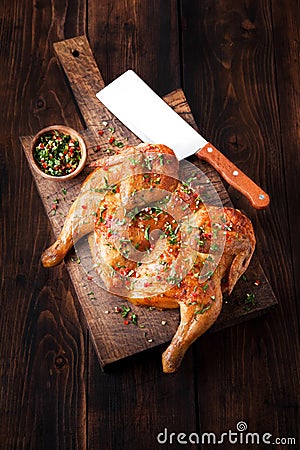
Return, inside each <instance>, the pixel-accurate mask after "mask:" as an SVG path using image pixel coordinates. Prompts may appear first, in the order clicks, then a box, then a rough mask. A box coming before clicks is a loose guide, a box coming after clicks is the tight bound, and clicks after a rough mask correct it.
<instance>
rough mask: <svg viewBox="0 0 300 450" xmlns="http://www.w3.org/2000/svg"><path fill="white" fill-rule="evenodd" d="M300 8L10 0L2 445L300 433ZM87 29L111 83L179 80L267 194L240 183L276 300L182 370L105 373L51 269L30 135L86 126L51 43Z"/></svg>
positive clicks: (216, 136) (207, 341)
mask: <svg viewBox="0 0 300 450" xmlns="http://www.w3.org/2000/svg"><path fill="white" fill-rule="evenodd" d="M178 7H179V8H178ZM299 14H300V8H299V1H298V0H293V1H291V2H286V1H285V0H270V1H268V2H265V1H262V0H247V2H237V1H233V0H218V1H214V0H205V1H203V2H197V1H195V0H179V1H178V2H177V1H175V0H170V1H169V2H166V1H165V0H161V1H158V0H154V1H151V2H147V1H145V0H134V1H131V0H130V1H126V0H116V1H114V2H112V1H110V0H101V2H99V1H96V0H87V1H82V0H75V1H72V2H70V1H68V0H62V1H58V0H50V1H45V0H38V1H35V2H28V1H25V0H19V1H16V0H3V1H1V4H0V35H1V46H0V87H1V90H0V99H1V108H0V230H1V239H0V247H1V248H0V254H1V268H0V280H1V290H0V307H1V315H0V335H1V336H0V337H1V338H0V362H1V364H0V419H1V422H0V448H1V450H2V449H3V450H15V449H17V450H19V449H26V450H27V449H32V450H44V449H49V450H50V449H51V450H56V449H60V450H61V449H63V450H65V449H67V450H69V449H74V448H75V449H76V448H78V449H80V450H81V449H85V448H86V447H87V448H92V449H95V450H99V449H100V450H102V449H104V450H106V449H113V450H115V449H116V448H122V449H124V450H127V449H132V448H134V447H136V448H139V447H141V445H142V447H143V448H147V449H151V450H152V449H155V448H161V447H162V446H161V445H158V444H157V443H156V434H157V433H158V432H159V431H161V430H162V429H163V427H164V426H167V427H168V430H169V431H170V432H179V431H183V432H186V433H189V432H190V431H196V432H200V431H204V432H205V431H207V432H208V431H214V430H215V431H222V432H223V431H224V432H226V431H227V430H228V429H230V428H231V429H232V430H234V429H235V427H236V423H237V421H238V420H241V419H244V420H245V421H246V422H247V423H248V430H249V431H263V432H266V431H268V432H270V433H272V434H273V435H274V436H276V435H277V436H294V437H296V438H297V436H299V435H300V433H299V431H298V428H297V425H298V424H299V423H300V419H299V415H298V413H299V398H298V397H299V388H298V386H299V364H298V359H299V346H298V334H299V327H298V323H297V316H296V312H295V308H296V305H297V303H298V304H299V302H298V298H299V276H298V275H299V232H298V229H299V226H298V223H299V220H298V218H299V216H298V214H299V212H298V204H299V198H298V195H299V194H298V193H299V189H298V172H299V171H298V167H299V165H298V164H299V159H298V157H299V152H298V136H299V133H298V132H299V128H298V122H299V120H298V115H299V111H300V104H299V101H300V100H299V99H300V97H299V95H298V93H299V90H300V86H299V27H298V24H299V20H300V17H299ZM83 34H87V35H88V36H89V38H90V42H91V47H92V51H93V53H94V54H95V58H96V61H97V64H98V65H99V66H100V67H101V69H102V70H103V76H104V80H105V82H109V81H111V80H112V79H113V78H114V77H116V76H117V75H119V74H120V73H121V72H123V71H124V70H126V69H127V68H129V67H132V68H133V69H134V70H136V71H137V72H138V73H139V74H140V75H141V76H142V77H143V78H145V80H146V81H147V82H148V83H150V84H151V85H152V86H153V87H154V88H155V90H156V91H157V92H159V94H161V95H162V94H165V93H166V92H169V91H170V90H171V89H176V88H178V87H179V86H180V79H181V80H182V87H183V88H184V90H185V93H186V94H187V98H188V102H189V104H190V105H191V107H192V110H193V112H194V113H195V117H196V122H197V125H198V126H199V127H200V129H201V132H202V134H203V135H204V136H205V137H206V138H207V139H209V140H211V141H212V142H213V144H215V145H216V146H217V147H218V148H220V149H221V150H222V151H224V152H225V153H226V155H227V156H228V157H230V158H231V159H232V160H233V161H234V162H235V163H236V164H237V165H239V166H241V168H242V169H243V170H245V171H246V173H247V174H248V175H250V176H252V178H253V179H254V180H255V181H256V182H258V183H259V184H260V185H261V186H262V187H263V188H264V189H265V190H266V191H267V192H268V193H270V194H271V206H270V209H269V211H266V212H263V213H261V212H259V213H256V212H254V211H253V210H252V209H251V208H249V204H248V202H247V201H244V200H243V198H242V197H241V196H239V198H237V196H238V195H237V193H236V192H234V191H233V190H231V196H232V200H233V201H234V202H235V205H236V206H238V207H240V208H242V209H244V210H245V211H246V212H247V214H248V215H249V216H251V218H252V220H253V221H254V224H255V230H256V235H257V236H258V239H259V246H258V249H257V253H258V257H259V260H260V262H261V264H262V266H263V267H264V270H265V271H266V274H267V276H268V278H269V279H270V280H271V283H272V286H273V288H274V291H275V293H276V295H277V297H278V298H279V307H277V308H276V311H273V312H272V313H271V314H269V315H267V316H265V317H261V318H258V319H255V320H253V321H251V322H248V323H247V324H241V325H238V326H236V327H233V328H231V329H227V330H223V331H221V332H217V333H214V334H211V335H207V336H203V338H202V339H201V341H200V340H199V342H198V343H196V344H195V345H194V347H193V349H191V350H190V351H189V352H188V354H187V355H186V357H185V359H184V362H183V366H182V369H181V371H180V372H179V373H177V374H176V375H174V377H173V376H171V377H169V376H165V375H163V374H162V373H161V369H160V351H159V352H154V353H151V354H147V355H143V356H142V357H141V356H140V357H139V359H138V360H131V361H130V364H125V365H122V367H119V368H118V370H115V371H113V373H110V374H103V373H102V372H101V370H100V366H99V364H98V360H97V356H96V355H95V352H94V350H93V346H92V344H91V342H90V338H89V336H86V335H85V333H84V320H83V318H82V316H81V314H80V309H78V310H77V309H76V307H77V306H78V305H77V302H75V301H74V300H73V299H72V297H71V296H70V293H71V285H69V283H68V281H67V279H68V278H67V277H66V273H64V272H63V270H62V266H61V267H59V268H56V269H54V270H52V271H49V270H44V269H42V268H41V266H40V264H39V254H40V252H41V251H42V250H43V249H44V248H45V247H46V246H47V245H49V244H50V242H51V241H52V240H53V235H52V233H51V228H50V226H49V224H48V218H47V216H46V214H45V212H44V210H43V205H42V202H41V201H40V198H39V196H38V194H37V191H36V188H35V185H34V182H33V179H32V175H31V172H30V170H29V168H28V164H27V161H26V158H25V157H24V155H23V152H22V149H21V145H20V142H19V139H18V137H19V136H20V135H23V136H25V135H32V134H34V133H35V132H37V131H38V130H39V129H40V128H42V127H43V126H46V125H50V124H53V123H66V124H68V125H69V126H72V127H73V128H75V129H83V128H84V125H83V123H82V122H81V119H80V116H79V115H78V111H77V110H76V107H75V103H74V99H73V97H72V94H71V93H70V90H69V89H68V86H67V84H66V83H64V82H63V81H62V80H63V71H62V70H61V68H60V67H59V65H58V64H57V62H56V57H55V51H54V50H53V43H54V42H57V41H60V40H63V39H67V38H73V37H74V36H80V35H83ZM289 143H290V144H289ZM295 288H296V290H295ZM251 289H252V286H251ZM61 298H63V301H61ZM56 358H58V359H56ZM297 446H298V447H299V442H298V445H296V446H294V447H293V448H297ZM163 447H166V448H168V446H167V445H165V446H163ZM195 447H198V448H200V447H201V448H203V449H205V450H206V448H208V446H207V445H204V446H201V445H199V446H194V448H195ZM235 447H236V448H238V446H237V445H235ZM169 448H182V445H179V444H178V445H176V444H172V445H170V446H169ZM189 448H192V446H189ZM222 448H226V447H225V445H224V446H223V447H222ZM243 448H245V446H244V447H243ZM253 448H255V446H253ZM276 448H282V449H283V448H287V446H283V445H281V446H280V445H278V446H276ZM291 448H292V446H291Z"/></svg>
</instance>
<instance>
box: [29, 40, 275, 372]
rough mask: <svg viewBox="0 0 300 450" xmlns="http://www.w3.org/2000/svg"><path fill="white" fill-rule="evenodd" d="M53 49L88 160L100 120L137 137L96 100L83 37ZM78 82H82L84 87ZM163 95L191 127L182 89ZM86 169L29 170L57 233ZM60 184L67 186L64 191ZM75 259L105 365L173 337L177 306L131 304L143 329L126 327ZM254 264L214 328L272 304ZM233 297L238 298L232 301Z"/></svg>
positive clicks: (70, 263)
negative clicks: (250, 297)
mask: <svg viewBox="0 0 300 450" xmlns="http://www.w3.org/2000/svg"><path fill="white" fill-rule="evenodd" d="M55 49H56V53H57V55H58V57H59V60H60V63H61V64H62V66H63V68H64V70H65V73H66V75H67V77H69V78H70V85H71V88H74V96H75V99H76V101H77V105H78V107H79V109H80V110H81V111H82V113H83V118H84V120H85V122H86V123H87V124H89V125H90V126H89V128H87V130H86V131H85V132H84V133H82V134H84V137H85V140H86V143H87V147H88V152H89V157H88V161H87V163H88V164H89V163H90V162H91V161H92V160H95V159H97V158H98V157H99V154H100V152H98V151H94V150H97V147H98V145H100V147H101V148H104V149H105V148H106V147H107V145H108V139H109V137H110V132H109V131H108V129H106V131H105V132H104V134H103V136H99V135H98V134H97V130H98V129H99V127H100V128H101V123H102V121H104V120H105V121H106V122H108V123H109V125H110V126H113V128H114V129H115V132H114V136H115V138H116V140H117V141H123V142H124V139H127V140H128V141H129V142H130V143H136V142H139V141H138V140H137V138H136V137H134V136H133V135H132V134H131V133H130V132H129V131H128V130H127V129H126V128H125V127H124V126H123V125H122V124H121V123H120V122H119V121H118V120H117V119H116V118H115V117H113V116H112V114H111V113H109V111H107V109H106V108H105V107H104V106H103V105H102V104H101V103H100V102H97V101H95V100H94V97H95V95H94V94H95V92H97V90H98V86H103V80H102V78H101V75H100V72H99V70H98V69H97V68H96V66H95V61H94V58H93V55H92V53H91V50H90V47H89V44H88V42H87V40H86V38H85V37H83V36H81V37H78V38H74V39H69V40H67V41H62V42H60V43H57V44H56V45H55ZM74 53H75V55H74ZM79 86H82V89H80V88H79ZM165 99H166V101H167V102H168V103H169V104H170V105H171V106H174V108H175V110H176V111H178V112H179V113H184V116H185V118H187V117H189V121H190V123H191V124H192V125H194V126H195V123H194V121H193V118H192V115H191V111H190V109H189V107H188V104H187V102H186V100H185V97H184V95H183V93H182V91H181V90H178V91H175V92H173V93H171V94H170V95H169V96H167V97H165ZM97 118H98V120H99V122H98V123H96V120H97ZM102 128H103V127H102ZM31 140H32V138H31V137H23V138H22V143H23V147H24V150H25V153H26V155H27V156H28V154H29V152H30V146H31ZM197 165H198V167H200V168H201V170H203V172H204V173H207V174H208V176H209V177H210V179H211V180H212V181H213V182H214V185H215V186H216V188H218V190H219V192H222V196H223V198H224V200H225V199H226V197H227V202H228V201H229V200H228V196H227V195H226V191H225V189H224V186H223V184H222V182H221V180H220V178H219V176H218V174H217V173H216V172H215V171H214V170H213V169H212V168H211V167H210V166H209V165H208V164H205V163H203V162H199V163H197ZM90 171H91V169H89V168H88V167H87V168H86V169H85V170H84V172H83V173H82V174H81V175H80V176H79V177H78V178H76V179H75V180H74V179H73V180H71V181H69V182H64V183H59V182H49V181H45V179H44V178H43V177H41V176H39V175H36V173H35V172H34V171H33V175H34V177H35V179H36V183H37V187H38V190H39V192H40V195H41V198H42V200H43V203H44V206H45V209H46V211H47V213H48V215H49V219H50V221H51V224H52V227H53V230H54V233H55V235H58V234H59V232H60V230H61V227H62V224H63V222H64V217H65V215H66V214H67V212H68V210H69V207H70V205H71V203H72V201H73V200H74V199H75V198H76V196H77V195H78V193H79V190H80V185H81V182H82V181H83V179H84V178H85V176H86V175H87V174H88V173H89V172H90ZM62 188H64V189H66V191H67V194H66V195H65V193H64V192H65V191H63V190H62ZM54 200H55V201H56V202H58V205H59V207H58V210H57V213H56V214H55V215H53V214H52V209H51V205H52V204H53V201H54ZM225 202H226V200H225ZM76 259H77V257H76V256H74V254H73V255H69V256H68V257H67V258H66V265H67V269H68V272H69V273H70V276H71V279H72V281H73V285H74V288H75V291H76V294H77V297H78V299H79V301H80V303H81V306H82V308H83V311H84V315H85V317H86V320H87V324H88V326H89V329H90V332H91V339H92V340H93V343H94V345H95V349H96V352H97V355H98V358H99V361H100V363H101V365H102V366H103V367H105V366H106V365H108V364H111V363H114V362H117V361H119V360H120V359H122V358H125V357H128V356H130V355H133V354H136V353H139V352H142V351H145V350H147V349H149V348H153V347H156V346H159V345H161V344H164V343H166V342H168V341H169V340H170V339H171V338H172V336H173V334H174V332H175V330H176V328H177V326H178V312H177V310H175V311H174V310H168V311H164V312H161V311H158V310H154V311H153V310H149V309H146V308H140V307H138V306H132V310H133V312H134V313H136V314H137V315H138V317H139V323H140V324H142V325H144V326H145V328H143V329H142V330H141V329H140V328H139V327H134V326H131V327H124V324H123V321H122V320H121V317H120V315H118V314H114V308H115V306H121V305H122V304H123V303H124V300H121V299H120V298H118V297H116V296H113V295H112V294H110V293H107V292H105V291H103V290H102V289H101V288H100V287H99V286H98V285H97V283H96V282H94V281H93V280H90V279H89V277H88V274H87V273H86V270H85V268H84V266H83V265H82V264H77V263H76ZM253 264H254V265H253V266H252V269H250V272H249V273H251V276H250V280H249V281H248V282H246V284H245V283H243V282H242V281H241V282H240V283H239V285H237V287H236V290H235V294H234V295H233V296H232V299H233V300H232V302H230V303H228V305H227V304H225V307H224V308H223V311H222V314H221V316H220V318H219V320H218V322H217V324H216V325H215V327H216V328H217V329H219V328H224V327H226V326H228V325H232V324H234V323H238V322H239V321H243V320H245V319H247V318H251V317H253V316H255V315H259V314H261V313H262V312H263V311H265V310H266V309H267V308H268V307H271V306H273V305H274V304H275V303H276V300H275V298H274V295H273V293H272V291H271V288H270V286H269V284H268V282H267V280H266V278H265V277H264V274H263V273H262V271H261V268H260V266H259V264H258V261H257V259H255V258H254V259H253ZM256 279H259V280H260V282H261V285H260V286H259V288H258V289H257V290H256V301H257V305H256V306H255V307H253V309H252V310H251V311H247V310H246V309H245V304H244V301H245V299H246V292H248V285H249V283H251V284H252V285H253V282H254V280H256ZM91 293H92V294H91ZM234 299H237V301H235V302H234ZM107 312H108V313H107ZM163 319H164V320H165V319H166V321H167V324H166V325H165V326H162V325H161V322H162V320H163Z"/></svg>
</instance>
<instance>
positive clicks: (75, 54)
mask: <svg viewBox="0 0 300 450" xmlns="http://www.w3.org/2000/svg"><path fill="white" fill-rule="evenodd" d="M72 55H73V56H74V58H78V56H79V51H78V50H72Z"/></svg>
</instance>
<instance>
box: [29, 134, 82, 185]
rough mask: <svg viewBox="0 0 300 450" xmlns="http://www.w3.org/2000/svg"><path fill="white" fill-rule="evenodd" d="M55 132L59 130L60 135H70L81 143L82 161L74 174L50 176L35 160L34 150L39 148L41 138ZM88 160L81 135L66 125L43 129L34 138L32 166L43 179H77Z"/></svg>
mask: <svg viewBox="0 0 300 450" xmlns="http://www.w3.org/2000/svg"><path fill="white" fill-rule="evenodd" d="M53 130H57V131H58V132H59V133H63V134H69V135H70V136H71V138H72V139H75V140H77V141H78V142H79V147H80V150H81V159H80V161H79V164H78V167H77V168H76V170H74V172H72V173H69V174H68V175H62V176H55V175H49V174H47V173H45V172H43V171H42V169H40V167H39V166H38V163H37V162H36V160H35V158H34V150H35V148H36V146H37V143H38V141H39V139H40V137H41V136H43V135H44V134H47V133H49V131H53ZM86 158H87V150H86V145H85V142H84V140H83V139H82V137H81V135H80V134H79V133H78V132H77V131H76V130H74V129H73V128H70V127H66V126H64V125H52V126H50V127H46V128H43V129H42V130H41V131H39V132H38V133H37V134H36V135H35V136H34V138H33V141H32V145H31V152H30V162H31V165H32V166H33V168H34V169H35V170H36V171H37V172H38V173H39V174H40V175H41V176H42V177H44V178H47V179H48V180H51V181H65V180H70V179H71V178H74V177H76V175H78V174H79V173H80V172H81V171H82V169H83V168H84V166H85V163H86Z"/></svg>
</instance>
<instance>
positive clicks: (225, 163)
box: [196, 142, 270, 209]
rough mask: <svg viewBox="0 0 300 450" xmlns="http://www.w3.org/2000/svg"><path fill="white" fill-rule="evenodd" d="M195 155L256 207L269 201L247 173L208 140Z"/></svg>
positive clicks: (261, 206)
mask: <svg viewBox="0 0 300 450" xmlns="http://www.w3.org/2000/svg"><path fill="white" fill-rule="evenodd" d="M196 156H197V157H198V158H200V159H204V161H207V162H209V163H210V164H211V165H212V166H213V167H214V168H215V169H216V170H217V171H218V172H219V174H220V175H222V177H223V178H224V179H225V180H226V181H227V182H228V183H229V184H230V185H231V186H233V187H234V188H235V189H237V190H238V191H239V192H241V193H242V194H243V195H244V196H245V197H247V198H248V200H250V202H251V204H252V206H254V208H256V209H264V208H266V207H267V206H268V205H269V203H270V197H269V196H268V194H266V192H264V191H263V190H262V189H261V188H260V187H259V186H257V184H255V183H254V181H252V180H251V179H250V178H249V177H247V175H245V174H244V173H243V172H242V171H241V170H240V169H238V168H237V167H236V166H235V165H234V164H233V163H232V162H230V161H229V160H228V159H227V158H226V157H225V156H224V155H223V154H222V153H221V152H219V150H218V149H216V147H214V146H213V145H212V144H210V143H209V142H208V143H207V144H206V145H205V146H204V147H203V148H201V150H199V151H198V152H197V153H196Z"/></svg>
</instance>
